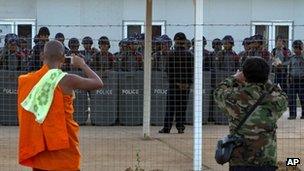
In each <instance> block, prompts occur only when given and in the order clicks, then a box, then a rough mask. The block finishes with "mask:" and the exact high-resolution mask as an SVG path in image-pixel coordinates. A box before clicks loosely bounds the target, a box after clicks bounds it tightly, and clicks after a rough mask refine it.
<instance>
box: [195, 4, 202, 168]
mask: <svg viewBox="0 0 304 171" xmlns="http://www.w3.org/2000/svg"><path fill="white" fill-rule="evenodd" d="M203 1H204V0H196V1H195V2H194V8H195V10H194V11H195V52H194V54H195V59H194V62H195V63H194V107H193V108H194V109H193V111H194V136H193V137H194V141H193V142H194V144H193V150H194V153H193V155H194V160H193V170H195V171H201V170H202V104H203V99H202V97H203V91H202V90H203V82H202V80H203V78H202V75H203V40H202V39H203V26H202V24H203Z"/></svg>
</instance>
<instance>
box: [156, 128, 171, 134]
mask: <svg viewBox="0 0 304 171" xmlns="http://www.w3.org/2000/svg"><path fill="white" fill-rule="evenodd" d="M158 133H160V134H170V129H167V128H163V129H161V130H160V131H158Z"/></svg>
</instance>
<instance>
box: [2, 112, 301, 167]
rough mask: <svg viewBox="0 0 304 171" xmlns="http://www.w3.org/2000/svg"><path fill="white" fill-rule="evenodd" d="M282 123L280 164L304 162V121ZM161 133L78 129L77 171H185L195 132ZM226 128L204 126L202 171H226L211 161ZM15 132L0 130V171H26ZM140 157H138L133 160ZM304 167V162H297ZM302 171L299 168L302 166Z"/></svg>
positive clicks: (134, 129)
mask: <svg viewBox="0 0 304 171" xmlns="http://www.w3.org/2000/svg"><path fill="white" fill-rule="evenodd" d="M286 117H287V116H286V115H285V116H284V117H283V118H281V119H280V121H279V123H278V125H279V128H278V158H279V160H281V161H286V158H287V157H299V158H303V157H304V121H301V120H299V119H298V120H293V121H289V120H287V119H286ZM159 129H160V127H151V134H152V137H153V139H152V140H143V139H142V138H141V137H142V136H141V134H142V127H119V126H115V127H97V126H82V127H81V128H80V145H81V152H82V162H81V170H84V171H116V170H117V171H124V170H125V169H126V168H128V167H133V168H135V165H136V164H137V163H138V162H137V159H138V160H139V161H140V162H139V165H140V167H141V168H143V169H145V171H156V170H158V171H160V170H162V171H179V170H180V171H189V170H192V162H193V157H192V154H193V135H192V134H193V131H192V129H193V127H192V126H187V128H186V132H185V134H182V135H180V134H177V133H176V130H175V129H172V132H173V133H172V134H169V135H160V134H158V133H157V132H158V130H159ZM227 131H228V127H227V126H218V125H206V126H203V165H204V166H203V169H204V170H215V171H220V170H228V166H227V165H224V166H220V165H218V164H216V162H215V160H214V148H215V145H216V142H217V140H218V138H220V137H222V136H223V135H225V134H226V133H227ZM17 138H18V127H0V171H23V170H30V169H28V168H25V167H21V166H19V165H18V162H17ZM137 154H138V156H139V157H136V156H137ZM301 162H302V163H304V161H301ZM300 168H301V169H302V170H304V167H303V166H300Z"/></svg>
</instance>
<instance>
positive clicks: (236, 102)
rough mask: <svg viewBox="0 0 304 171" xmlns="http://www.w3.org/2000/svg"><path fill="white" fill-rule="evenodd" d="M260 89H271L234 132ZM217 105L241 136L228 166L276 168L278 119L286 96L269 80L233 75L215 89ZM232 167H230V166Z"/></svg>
mask: <svg viewBox="0 0 304 171" xmlns="http://www.w3.org/2000/svg"><path fill="white" fill-rule="evenodd" d="M263 91H267V92H271V93H270V94H269V95H268V96H266V97H265V99H264V100H263V101H262V103H261V105H259V106H258V107H257V108H256V110H255V111H254V112H253V113H252V114H251V115H250V117H249V118H248V119H247V121H246V122H245V123H244V124H243V126H242V127H241V128H240V129H239V130H238V133H236V130H235V129H236V127H237V125H239V123H240V121H241V120H242V119H243V118H244V117H245V115H246V112H247V111H248V109H249V108H250V107H252V106H253V105H254V104H255V103H256V102H257V100H258V99H259V98H260V96H261V95H262V94H263V93H262V92H263ZM214 99H215V101H216V103H217V104H218V106H219V107H220V108H221V109H222V111H223V112H224V113H225V114H226V115H227V116H228V118H229V130H230V133H231V134H237V135H238V136H241V137H243V138H244V143H243V145H241V146H239V147H236V149H235V150H234V151H233V153H232V156H231V160H230V163H229V164H230V167H231V168H235V169H236V170H237V168H238V167H242V166H251V167H260V169H257V170H263V169H264V170H275V169H276V168H275V167H276V163H277V143H276V129H277V124H276V123H277V121H278V119H279V118H280V117H281V116H282V114H283V113H284V112H285V111H286V109H287V104H288V103H287V96H286V94H285V93H284V92H283V91H282V90H281V89H280V88H279V87H277V86H275V85H272V84H271V83H266V84H261V83H255V84H254V83H245V84H241V83H240V82H238V81H237V80H236V79H235V78H234V77H229V78H227V79H226V80H225V81H223V82H222V83H221V84H220V85H219V86H218V87H217V88H216V90H215V92H214ZM231 170H233V169H231Z"/></svg>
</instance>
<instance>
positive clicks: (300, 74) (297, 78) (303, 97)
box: [288, 40, 304, 119]
mask: <svg viewBox="0 0 304 171" xmlns="http://www.w3.org/2000/svg"><path fill="white" fill-rule="evenodd" d="M294 45H297V46H303V43H302V41H300V40H296V41H295V42H294V43H293V46H294ZM288 65H289V75H290V85H289V89H288V96H289V97H288V99H289V112H290V114H289V119H295V118H296V116H297V100H296V99H297V95H298V97H299V99H300V103H301V107H302V117H301V119H304V89H303V85H304V55H303V54H301V55H299V56H298V55H296V54H294V55H292V56H291V57H290V60H289V62H288Z"/></svg>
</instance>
